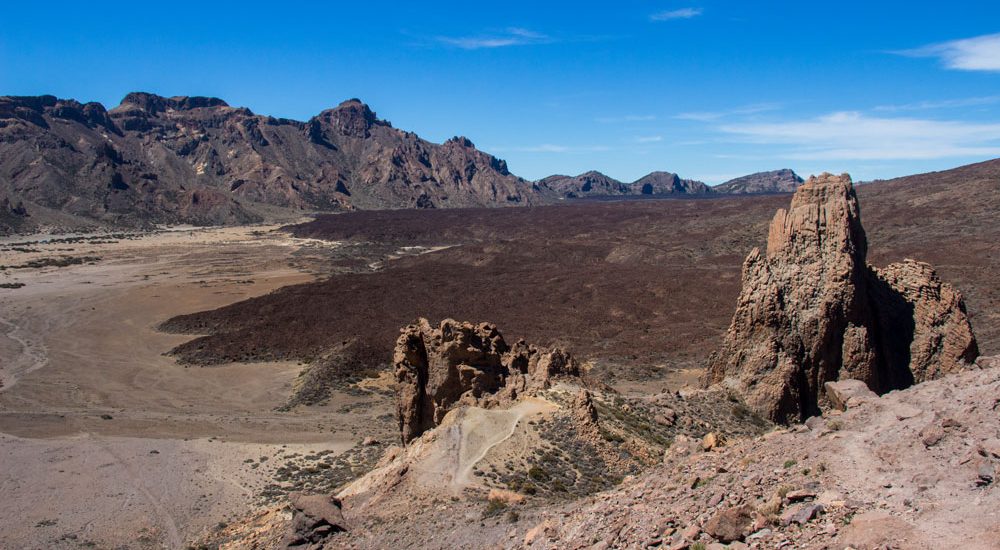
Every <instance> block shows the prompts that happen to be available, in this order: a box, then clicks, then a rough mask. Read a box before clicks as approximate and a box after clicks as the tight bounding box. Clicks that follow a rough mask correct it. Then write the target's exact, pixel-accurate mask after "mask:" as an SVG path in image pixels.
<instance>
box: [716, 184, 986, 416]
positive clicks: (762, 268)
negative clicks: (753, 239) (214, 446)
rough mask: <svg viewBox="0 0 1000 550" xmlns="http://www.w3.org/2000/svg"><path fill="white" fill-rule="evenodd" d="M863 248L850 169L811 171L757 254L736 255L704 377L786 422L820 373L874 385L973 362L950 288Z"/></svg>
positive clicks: (821, 395) (820, 398) (812, 400)
mask: <svg viewBox="0 0 1000 550" xmlns="http://www.w3.org/2000/svg"><path fill="white" fill-rule="evenodd" d="M867 248H868V243H867V240H866V237H865V232H864V229H863V227H862V225H861V214H860V208H859V205H858V200H857V197H856V195H855V193H854V187H853V185H852V183H851V179H850V176H848V175H846V174H844V175H842V176H833V175H831V174H823V175H820V176H818V177H812V178H810V179H809V181H808V182H806V183H805V184H804V185H802V186H801V187H800V188H799V189H798V190H797V191H796V192H795V195H794V197H793V198H792V203H791V207H790V208H789V209H788V210H787V211H786V210H783V209H782V210H778V212H777V213H776V214H775V216H774V219H773V220H772V221H771V226H770V229H769V232H768V239H767V250H766V253H761V251H760V250H759V249H754V250H753V251H752V252H751V253H750V255H749V256H748V257H747V259H746V261H745V262H744V264H743V286H742V291H741V294H740V297H739V300H738V302H737V306H736V312H735V314H734V315H733V320H732V323H731V325H730V328H729V331H728V332H727V334H726V340H725V343H724V345H723V348H722V350H721V351H720V352H718V353H716V354H715V355H713V358H712V360H711V362H710V365H709V369H708V371H707V373H706V377H705V382H706V384H715V383H725V384H726V385H728V386H730V387H733V388H735V389H736V390H737V391H739V392H740V393H742V394H743V396H744V397H745V399H746V401H747V404H748V405H749V406H751V407H752V408H753V409H754V410H756V411H757V412H758V413H760V414H761V415H763V416H765V417H767V418H769V419H771V420H774V421H778V422H789V421H799V420H804V419H805V418H808V417H809V416H812V415H815V414H817V413H818V412H819V405H820V404H821V403H823V402H825V401H826V399H827V397H826V395H825V391H824V383H826V382H830V381H834V380H839V379H846V378H853V379H857V380H861V381H862V382H864V383H865V384H866V385H867V386H868V387H869V388H871V389H872V390H873V391H875V392H877V393H884V392H887V391H890V390H893V389H900V388H905V387H907V386H909V385H911V384H913V383H914V382H921V381H923V380H928V379H932V378H936V377H939V376H941V375H942V374H944V373H948V372H953V371H955V370H958V369H960V368H962V367H963V366H964V365H966V364H969V363H971V362H973V361H974V360H975V358H976V356H977V355H978V348H977V346H976V341H975V337H974V336H973V334H972V329H971V327H970V325H969V321H968V317H967V316H966V312H965V305H964V303H963V301H962V296H961V294H960V293H959V292H958V291H957V290H955V289H954V288H952V287H951V286H950V285H947V284H945V283H942V282H941V281H940V280H939V279H938V278H937V276H936V274H935V273H934V271H933V269H931V268H930V266H928V265H926V264H922V263H919V262H915V261H911V260H908V261H906V262H903V263H900V264H893V265H890V266H888V267H886V268H885V269H883V270H878V269H875V268H872V267H870V266H868V264H867V263H866V255H867Z"/></svg>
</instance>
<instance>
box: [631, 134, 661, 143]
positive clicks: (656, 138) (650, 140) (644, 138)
mask: <svg viewBox="0 0 1000 550" xmlns="http://www.w3.org/2000/svg"><path fill="white" fill-rule="evenodd" d="M635 141H636V143H656V142H658V141H663V136H638V137H636V138H635Z"/></svg>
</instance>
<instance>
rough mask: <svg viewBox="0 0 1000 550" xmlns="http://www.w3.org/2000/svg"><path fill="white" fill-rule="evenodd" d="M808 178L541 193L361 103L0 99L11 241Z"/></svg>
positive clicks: (551, 188) (574, 182)
mask: <svg viewBox="0 0 1000 550" xmlns="http://www.w3.org/2000/svg"><path fill="white" fill-rule="evenodd" d="M801 181H802V180H801V179H800V178H798V176H796V175H795V174H794V172H792V171H791V170H779V171H777V172H766V173H761V174H754V175H751V176H746V177H744V178H740V179H738V180H733V181H731V182H727V183H725V184H723V185H722V186H719V187H716V188H711V187H708V186H707V185H705V184H704V183H702V182H699V181H694V180H688V179H682V178H680V177H679V176H678V175H677V174H673V173H670V172H653V173H651V174H649V175H647V176H644V177H643V178H640V179H639V180H636V181H634V182H631V183H623V182H619V181H617V180H615V179H613V178H610V177H608V176H605V175H603V174H601V173H599V172H587V173H585V174H581V175H579V176H575V177H571V176H550V177H548V178H544V179H542V180H539V181H537V182H530V181H527V180H525V179H523V178H519V177H517V176H515V175H513V174H511V173H510V171H509V170H508V169H507V164H506V162H505V161H503V160H501V159H498V158H496V157H494V156H491V155H489V154H487V153H484V152H482V151H479V150H478V149H476V147H475V146H474V145H473V144H472V142H471V141H469V140H468V139H466V138H463V137H455V138H452V139H450V140H448V141H446V142H444V143H443V144H436V143H431V142H429V141H426V140H424V139H421V138H420V137H418V136H417V135H416V134H414V133H412V132H407V131H403V130H398V129H396V128H393V127H392V126H391V125H390V124H389V123H388V122H387V121H385V120H381V119H379V118H378V117H377V116H376V115H375V113H374V112H373V111H372V110H371V109H370V108H369V107H368V106H367V105H365V104H364V103H362V102H361V101H359V100H357V99H350V100H347V101H345V102H343V103H341V104H340V105H339V106H337V107H336V108H333V109H329V110H326V111H323V112H321V113H319V114H318V115H316V116H314V117H312V118H311V119H309V120H308V121H305V122H301V121H295V120H289V119H281V118H274V117H270V116H265V115H258V114H255V113H253V112H252V111H250V110H249V109H246V108H242V107H230V106H229V105H228V104H227V103H226V102H225V101H223V100H221V99H218V98H211V97H187V96H177V97H161V96H158V95H154V94H149V93H143V92H136V93H131V94H128V95H127V96H125V98H124V99H123V100H122V101H121V104H120V105H118V106H117V107H115V108H113V109H110V110H108V109H106V108H105V107H104V106H103V105H101V104H100V103H79V102H77V101H75V100H71V99H58V98H56V97H53V96H32V97H0V232H11V231H31V230H37V229H41V228H48V229H53V228H56V229H58V228H80V227H85V226H98V225H100V226H119V227H121V226H126V227H142V226H150V225H153V224H166V223H193V224H225V223H246V222H255V221H263V220H268V219H280V218H282V217H285V218H288V217H294V216H296V215H298V213H301V212H302V211H316V210H324V211H336V210H352V209H397V208H448V207H483V206H488V207H495V206H523V205H533V204H544V203H548V202H552V201H554V200H558V199H563V198H574V197H587V196H630V195H636V196H639V195H705V194H711V193H717V192H726V193H760V192H775V191H782V192H784V191H791V190H792V189H794V186H795V185H797V184H798V183H799V182H801Z"/></svg>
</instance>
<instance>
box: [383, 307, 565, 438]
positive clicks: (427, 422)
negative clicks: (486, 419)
mask: <svg viewBox="0 0 1000 550" xmlns="http://www.w3.org/2000/svg"><path fill="white" fill-rule="evenodd" d="M393 363H394V365H395V368H396V383H397V390H396V391H397V415H398V418H399V429H400V436H401V438H402V441H403V443H404V444H405V443H409V442H410V441H412V440H413V439H415V438H417V437H419V436H420V435H421V434H422V433H424V432H425V431H427V430H430V429H431V428H434V427H435V426H437V425H438V424H440V423H441V421H442V420H443V419H444V416H445V415H446V414H447V413H448V411H450V410H451V409H452V408H453V407H455V406H456V405H457V404H459V403H460V402H461V403H464V404H468V405H478V406H483V407H489V406H493V405H496V404H499V403H504V402H506V403H509V402H512V401H514V400H515V399H517V398H518V397H519V396H521V395H525V394H528V393H530V392H532V391H537V390H542V389H547V388H548V387H549V385H550V383H551V381H552V379H553V378H556V377H560V376H573V377H575V376H578V375H579V374H580V368H579V365H578V364H577V362H576V360H575V359H574V358H573V357H572V356H570V354H569V353H567V352H566V351H564V350H562V349H559V348H554V349H545V348H538V347H535V346H532V345H529V344H526V343H524V342H523V341H519V342H516V343H515V344H514V345H512V346H511V345H508V344H507V343H506V342H505V341H504V339H503V336H502V335H501V334H500V332H499V331H497V327H496V326H495V325H493V324H490V323H479V324H475V325H474V324H472V323H460V322H457V321H454V320H451V319H445V320H444V321H441V323H440V324H439V325H438V326H437V327H433V326H431V324H430V323H429V322H428V321H427V319H420V320H419V321H418V322H417V324H414V325H409V326H407V327H404V328H403V329H402V334H401V335H400V337H399V339H398V340H397V341H396V349H395V352H394V356H393Z"/></svg>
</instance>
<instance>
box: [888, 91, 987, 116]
mask: <svg viewBox="0 0 1000 550" xmlns="http://www.w3.org/2000/svg"><path fill="white" fill-rule="evenodd" d="M997 103H1000V95H990V96H982V97H964V98H960V99H941V100H936V101H917V102H915V103H903V104H901V105H879V106H877V107H875V110H876V111H889V112H894V111H926V110H934V109H960V108H962V107H982V106H984V105H994V104H997Z"/></svg>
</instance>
